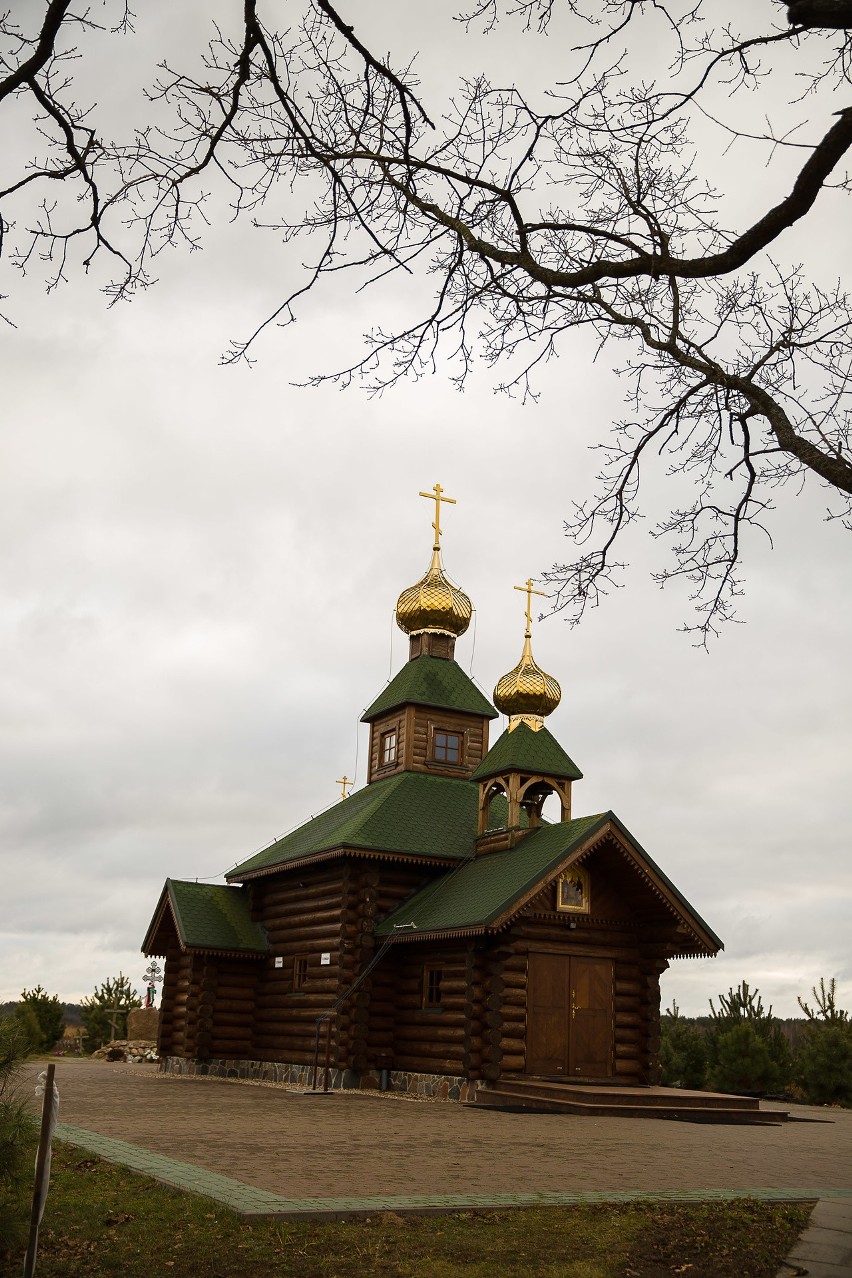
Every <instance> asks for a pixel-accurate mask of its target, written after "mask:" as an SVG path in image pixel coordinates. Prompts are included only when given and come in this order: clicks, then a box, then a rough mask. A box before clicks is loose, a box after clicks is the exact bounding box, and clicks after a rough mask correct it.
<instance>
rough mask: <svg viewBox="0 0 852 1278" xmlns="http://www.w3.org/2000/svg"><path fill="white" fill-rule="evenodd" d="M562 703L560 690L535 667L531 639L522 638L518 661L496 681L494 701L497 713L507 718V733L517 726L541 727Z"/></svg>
mask: <svg viewBox="0 0 852 1278" xmlns="http://www.w3.org/2000/svg"><path fill="white" fill-rule="evenodd" d="M561 700H562V689H561V688H560V687H559V684H558V683H557V682H556V680H555V679H554V678H553V677H552V675H549V674H545V672H544V671H543V670H542V669H541V667H540V666H538V665H537V664H536V662H535V660H534V658H533V655H532V648H531V647H530V637H529V635H526V636H525V637H524V651H523V654H522V655H521V659H520V661H519V662H518V664H517V665H516V666H515V668H514V670H510V671H509V673H508V674H505V675H503V678H502V679H500V680H498V683H497V687H496V688H495V689H494V697H493V701H494V704H495V706H496V707H497V709H498V710H501V711H502V712H503V714H507V715H508V716H509V731H510V732H511V730H512V729H513V728H516V727H517V726H518V724H519V723H527V724H529V726H530V727H531V728H536V729H537V728H541V727H543V722H544V716H545V715H548V714H551V713H552V711H554V710H555V709H556V707H557V706H558V705H559V702H560V701H561Z"/></svg>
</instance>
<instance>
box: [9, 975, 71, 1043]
mask: <svg viewBox="0 0 852 1278" xmlns="http://www.w3.org/2000/svg"><path fill="white" fill-rule="evenodd" d="M28 1009H29V1010H30V1011H32V1013H33V1014H34V1016H35V1018H36V1020H37V1022H38V1026H39V1029H40V1031H41V1043H40V1044H38V1045H36V1046H34V1047H33V1049H32V1050H33V1051H43V1052H49V1051H52V1049H53V1048H54V1047H55V1046H56V1044H57V1043H58V1042H59V1040H60V1038H61V1037H62V1034H63V1032H64V1029H65V1024H64V1021H65V1006H64V1004H62V1003H60V1001H59V999H58V997H57V996H56V994H48V992H47V990H44V989H42V987H41V986H40V985H37V986H36V987H35V989H34V990H23V991H22V992H21V1001H20V1003H19V1004H18V1006H17V1007H16V1008H15V1015H16V1016H21V1017H22V1018H24V1019H25V1018H26V1013H27V1010H28Z"/></svg>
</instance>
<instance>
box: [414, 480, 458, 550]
mask: <svg viewBox="0 0 852 1278" xmlns="http://www.w3.org/2000/svg"><path fill="white" fill-rule="evenodd" d="M443 491H444V490H443V488H442V487H441V485H440V484H436V485H435V487H434V488H433V489H432V491H431V492H429V493H420V496H421V497H428V499H429V500H430V501H433V502H434V503H435V522H434V524H433V525H432V527H433V528H434V529H435V546H434V549H435V550H439V549H440V546H441V502H442V501H447V502H449V503H450V505H451V506H455V504H456V499H455V497H443V496H442V495H441V494H442V493H443Z"/></svg>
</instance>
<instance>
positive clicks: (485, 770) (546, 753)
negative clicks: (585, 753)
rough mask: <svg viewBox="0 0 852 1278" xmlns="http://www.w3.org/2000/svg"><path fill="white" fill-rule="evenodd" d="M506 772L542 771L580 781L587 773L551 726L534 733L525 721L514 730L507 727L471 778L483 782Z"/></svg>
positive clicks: (547, 774)
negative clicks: (549, 728) (548, 728)
mask: <svg viewBox="0 0 852 1278" xmlns="http://www.w3.org/2000/svg"><path fill="white" fill-rule="evenodd" d="M506 772H532V773H540V774H541V775H543V776H551V777H565V778H567V779H568V780H569V781H579V779H580V777H582V775H583V774H582V772H581V771H580V769H579V768H578V767H577V765H576V763H575V762H574V760H573V759H571V758H569V757H568V755H567V754H566V753H565V751H564V750H563V749H562V746H561V745H560V744H559V742H558V741H557V740H556V738H555V737H554V736H553V734H552V733H551V732H548V730H547V728H539V730H538V732H534V731H533V730H532V728H530V727H528V726H527V725H526V724H525V723H519V724H518V726H517V727H516V728H514V729H513V730H512V731H511V732H509V731H508V729H507V730H506V732H504V733H503V735H502V736H500V737H498V738H497V740H496V741H495V742H494V745H493V746H492V747H491V749H490V750H489V751H488V753H487V754H486V756H485V758H484V759H483V760H482V762H481V763H480V765H479V767H478V768H477V769H476V771H475V772H474V774H473V776H472V777H471V780H472V781H483V780H485V778H486V777H496V776H502V775H504V774H505V773H506Z"/></svg>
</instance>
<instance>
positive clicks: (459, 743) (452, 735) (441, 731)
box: [429, 727, 465, 768]
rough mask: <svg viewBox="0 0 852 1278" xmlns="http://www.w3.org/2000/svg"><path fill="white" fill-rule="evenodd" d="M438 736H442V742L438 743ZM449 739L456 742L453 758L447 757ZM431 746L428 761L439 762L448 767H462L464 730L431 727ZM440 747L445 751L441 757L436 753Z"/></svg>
mask: <svg viewBox="0 0 852 1278" xmlns="http://www.w3.org/2000/svg"><path fill="white" fill-rule="evenodd" d="M439 737H442V738H443V742H442V744H439V741H438V738H439ZM451 740H453V741H455V743H456V744H455V749H456V752H457V753H456V757H455V758H454V759H452V758H450V757H449V749H450V748H451V747H450V741H451ZM431 746H432V748H431V751H430V759H429V761H430V763H441V764H443V765H444V766H445V767H450V768H463V767H464V754H465V734H464V732H457V731H455V730H454V729H452V728H437V727H433V729H432V741H431ZM441 749H443V750H444V751H445V754H444V757H443V758H441V756H440V755H439V753H438V751H439V750H441Z"/></svg>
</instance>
